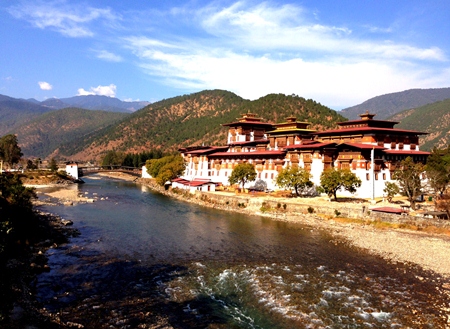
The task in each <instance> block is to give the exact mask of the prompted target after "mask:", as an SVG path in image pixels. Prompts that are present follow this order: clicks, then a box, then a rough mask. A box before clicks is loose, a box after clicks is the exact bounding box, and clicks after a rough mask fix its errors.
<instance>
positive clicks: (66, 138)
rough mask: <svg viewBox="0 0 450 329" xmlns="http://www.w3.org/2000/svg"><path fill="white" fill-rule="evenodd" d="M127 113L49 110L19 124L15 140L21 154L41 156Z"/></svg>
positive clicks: (105, 125)
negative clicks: (30, 120)
mask: <svg viewBox="0 0 450 329" xmlns="http://www.w3.org/2000/svg"><path fill="white" fill-rule="evenodd" d="M127 115H128V114H126V113H111V112H106V111H92V110H85V109H79V108H65V109H62V110H56V111H51V112H48V113H45V114H43V115H41V116H39V117H38V118H36V119H35V120H33V121H32V122H31V123H28V124H26V125H23V126H21V127H19V129H18V130H17V139H18V141H19V145H20V147H21V149H22V153H23V154H24V156H25V157H30V156H34V157H40V158H45V157H47V156H49V155H50V154H51V153H53V152H55V150H57V149H58V147H59V146H60V145H61V144H63V143H72V142H73V141H74V140H77V139H80V138H84V137H85V136H88V135H90V134H93V133H95V132H96V131H98V130H99V129H102V128H105V127H108V126H109V125H111V124H113V123H115V122H117V121H119V120H121V119H123V118H124V117H126V116H127Z"/></svg>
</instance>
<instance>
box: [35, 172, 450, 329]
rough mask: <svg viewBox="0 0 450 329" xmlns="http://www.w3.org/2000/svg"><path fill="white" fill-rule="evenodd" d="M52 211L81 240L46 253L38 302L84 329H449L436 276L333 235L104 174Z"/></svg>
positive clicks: (89, 178)
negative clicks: (76, 199) (82, 199)
mask: <svg viewBox="0 0 450 329" xmlns="http://www.w3.org/2000/svg"><path fill="white" fill-rule="evenodd" d="M83 179H84V180H85V181H86V183H85V184H83V185H77V186H74V188H75V187H76V188H78V189H79V192H80V193H83V194H85V195H86V196H89V197H95V198H97V199H98V200H97V201H96V202H94V203H87V204H78V205H75V206H45V210H47V211H49V212H52V213H56V214H59V215H60V216H61V217H63V218H65V219H70V220H72V221H73V222H74V226H75V228H77V229H78V230H79V231H80V232H81V234H80V236H78V237H76V238H73V239H72V240H71V242H70V243H69V244H66V245H62V246H58V247H56V248H53V249H50V250H49V251H48V252H47V255H48V257H49V263H48V264H49V266H50V268H51V270H50V271H49V272H46V273H43V274H41V275H39V277H38V279H37V281H36V283H35V287H36V294H37V298H38V300H39V302H40V303H42V305H43V306H44V307H45V309H46V310H47V312H48V313H49V314H51V315H52V317H54V318H57V319H59V321H61V322H63V323H66V324H67V323H69V324H70V325H71V326H75V327H76V326H80V327H81V325H83V326H85V328H171V327H173V328H444V322H445V319H444V314H442V312H441V311H440V309H441V307H442V306H443V305H445V304H446V303H448V301H447V300H446V297H445V296H442V295H439V294H437V293H436V284H435V282H434V281H433V277H432V276H430V274H429V273H423V272H421V270H420V269H418V268H415V267H412V266H406V265H403V264H398V263H395V264H391V263H389V262H387V261H385V260H383V259H381V258H379V257H376V256H372V255H369V254H367V253H365V252H362V251H360V250H357V249H355V248H353V247H351V246H349V245H347V244H346V243H345V242H343V241H340V240H337V239H335V238H334V237H333V236H331V235H330V234H328V233H327V232H325V231H323V230H318V229H315V228H312V227H309V226H304V225H300V224H296V223H291V222H290V223H287V222H280V221H274V220H271V219H268V218H263V217H259V216H247V215H243V214H237V213H228V212H224V211H220V210H215V209H210V208H203V207H200V206H197V205H193V204H189V203H186V202H183V201H179V200H174V199H171V198H169V197H166V196H163V195H160V194H157V193H154V192H152V191H151V190H149V189H148V188H147V187H145V186H142V185H139V184H135V183H132V182H126V181H120V180H114V179H105V178H101V179H100V177H97V176H89V177H86V178H83Z"/></svg>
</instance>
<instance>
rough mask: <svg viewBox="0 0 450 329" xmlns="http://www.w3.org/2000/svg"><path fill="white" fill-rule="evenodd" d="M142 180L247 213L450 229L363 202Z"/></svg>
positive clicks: (160, 189) (444, 224) (186, 197)
mask: <svg viewBox="0 0 450 329" xmlns="http://www.w3.org/2000/svg"><path fill="white" fill-rule="evenodd" d="M140 182H141V183H143V184H145V185H147V186H149V187H151V188H152V189H153V190H156V191H158V192H161V193H163V194H166V195H169V196H172V197H175V198H178V199H181V200H186V201H189V202H193V203H197V204H200V205H204V206H209V207H214V208H218V209H223V210H229V211H239V212H245V213H249V214H254V215H258V214H262V213H266V214H273V217H282V216H286V215H294V216H295V215H296V214H302V215H308V214H310V213H311V211H313V213H315V214H322V215H326V216H330V217H336V216H340V217H347V218H355V219H358V218H359V219H364V220H370V221H382V222H389V223H396V224H400V223H403V224H410V225H415V226H417V227H426V226H431V225H433V226H436V227H443V228H450V220H442V219H429V218H423V217H415V216H404V215H397V214H385V213H379V212H371V211H370V209H369V206H368V205H367V204H363V203H344V202H342V203H337V202H327V201H325V200H324V202H321V203H319V204H317V203H313V202H311V203H310V204H308V198H304V199H302V200H299V199H295V201H288V200H286V199H284V198H281V199H280V200H277V198H268V197H257V196H252V195H249V194H234V195H233V194H230V195H227V194H223V193H216V192H200V191H196V193H195V194H191V193H189V192H186V191H179V193H174V191H172V190H171V189H169V190H165V189H164V188H163V187H161V186H159V185H157V184H155V183H154V182H153V181H152V180H148V179H145V180H144V179H141V180H140Z"/></svg>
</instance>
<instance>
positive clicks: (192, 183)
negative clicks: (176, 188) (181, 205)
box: [172, 178, 214, 187]
mask: <svg viewBox="0 0 450 329" xmlns="http://www.w3.org/2000/svg"><path fill="white" fill-rule="evenodd" d="M172 183H179V184H182V185H187V186H193V187H196V186H202V185H206V184H214V183H213V182H211V181H210V180H209V179H194V180H192V181H188V180H186V179H183V178H175V179H172Z"/></svg>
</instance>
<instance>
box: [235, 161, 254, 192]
mask: <svg viewBox="0 0 450 329" xmlns="http://www.w3.org/2000/svg"><path fill="white" fill-rule="evenodd" d="M255 179H256V170H255V166H254V165H252V164H251V163H240V164H238V165H237V166H236V167H234V169H233V171H232V172H231V175H230V177H229V178H228V182H229V183H230V184H231V185H233V184H238V183H240V184H241V185H242V189H244V185H245V184H246V183H247V182H252V181H254V180H255Z"/></svg>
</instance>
